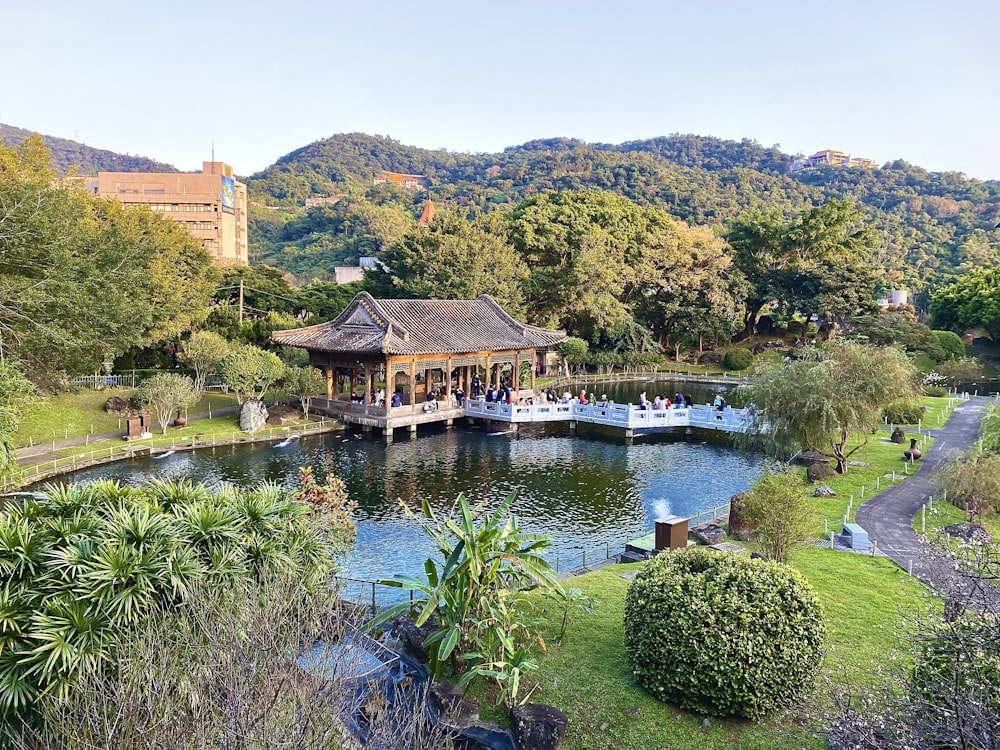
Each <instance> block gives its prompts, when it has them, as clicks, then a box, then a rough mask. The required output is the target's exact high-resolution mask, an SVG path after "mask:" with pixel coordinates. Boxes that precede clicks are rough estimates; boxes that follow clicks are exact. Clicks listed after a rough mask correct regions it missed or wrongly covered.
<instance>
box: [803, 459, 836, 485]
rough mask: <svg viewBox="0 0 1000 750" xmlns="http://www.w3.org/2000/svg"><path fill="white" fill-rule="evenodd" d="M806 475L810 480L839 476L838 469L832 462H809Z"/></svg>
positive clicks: (815, 480) (819, 480) (816, 480)
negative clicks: (831, 464)
mask: <svg viewBox="0 0 1000 750" xmlns="http://www.w3.org/2000/svg"><path fill="white" fill-rule="evenodd" d="M806 476H807V477H809V481H810V482H822V481H823V480H824V479H829V478H830V477H835V476H837V470H836V469H835V468H833V467H832V466H830V464H822V463H814V464H809V468H807V469H806Z"/></svg>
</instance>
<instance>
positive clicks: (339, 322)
mask: <svg viewBox="0 0 1000 750" xmlns="http://www.w3.org/2000/svg"><path fill="white" fill-rule="evenodd" d="M271 339H272V341H274V342H275V343H277V344H283V345H285V346H294V347H299V348H302V349H305V350H306V351H308V352H309V363H310V365H312V366H313V367H317V368H319V369H321V370H323V371H324V372H325V373H326V399H325V400H324V399H316V400H314V403H315V404H316V406H317V407H318V409H319V410H320V411H325V412H327V413H333V414H337V415H338V416H341V417H343V418H344V420H345V421H347V422H354V423H357V424H363V425H366V426H369V427H381V428H383V429H385V430H386V435H387V436H389V437H390V439H391V435H392V429H393V428H394V427H403V426H409V427H410V429H411V431H415V430H416V425H417V424H418V423H426V422H439V421H446V422H447V423H448V424H451V422H452V420H453V419H454V418H455V417H457V416H462V414H463V411H462V409H461V408H459V407H458V405H457V403H456V402H455V400H453V398H452V394H453V385H452V384H453V383H454V384H455V387H457V388H461V389H462V390H463V391H464V392H465V393H466V394H471V392H472V382H473V378H474V377H475V376H477V375H479V376H480V377H481V378H482V380H483V383H484V387H489V386H490V385H492V386H494V387H499V385H500V381H501V378H505V380H506V382H507V383H508V387H509V388H510V389H511V391H512V394H513V396H514V397H515V398H517V397H518V396H519V395H525V394H524V393H523V391H524V390H525V389H529V390H530V391H531V393H530V394H528V395H533V394H534V390H535V372H536V367H538V366H541V367H544V362H542V361H541V360H540V358H539V355H540V354H541V355H542V356H543V357H544V352H546V351H547V350H548V349H549V348H550V347H551V346H553V345H554V344H557V343H559V342H560V341H564V340H565V339H566V333H565V332H564V331H556V330H552V329H548V328H540V327H538V326H532V325H528V324H526V323H521V322H519V321H517V320H515V319H514V318H512V317H511V316H510V315H508V314H507V313H506V312H504V310H503V308H501V307H500V305H499V304H497V302H496V301H495V300H494V299H493V298H492V297H490V296H489V295H485V294H483V295H480V296H479V297H477V298H476V299H474V300H424V299H374V298H373V297H372V296H371V295H370V294H368V293H367V292H361V293H360V294H359V295H358V296H357V297H355V298H354V299H353V300H352V301H351V303H350V304H349V305H348V306H347V308H346V309H345V310H344V311H343V312H342V313H341V314H340V315H339V316H337V318H336V319H335V320H331V321H329V322H327V323H320V324H318V325H314V326H307V327H305V328H296V329H292V330H287V331H275V332H274V333H273V334H272V336H271ZM347 382H349V383H350V391H349V392H348V393H344V392H343V388H342V387H341V385H342V384H344V385H346V384H347ZM381 382H384V383H385V391H386V392H385V394H384V401H383V402H380V399H378V398H376V395H382V394H377V391H376V384H378V383H381ZM359 386H360V388H361V392H360V394H359V393H358V391H359ZM418 386H420V391H419V393H418ZM435 391H437V392H438V394H439V395H438V397H437V398H435V396H434V392H435ZM394 392H399V393H400V394H401V402H402V405H401V406H398V407H393V406H391V405H390V403H391V398H392V394H393V393H394Z"/></svg>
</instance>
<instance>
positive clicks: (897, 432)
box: [889, 427, 906, 444]
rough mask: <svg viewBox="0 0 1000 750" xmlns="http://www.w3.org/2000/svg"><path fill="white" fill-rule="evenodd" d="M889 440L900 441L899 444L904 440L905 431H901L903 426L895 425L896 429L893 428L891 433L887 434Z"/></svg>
mask: <svg viewBox="0 0 1000 750" xmlns="http://www.w3.org/2000/svg"><path fill="white" fill-rule="evenodd" d="M889 440H890V442H893V443H900V444H902V443H904V442H906V433H905V432H903V428H902V427H897V428H896V429H894V430H893V431H892V434H891V435H890V436H889Z"/></svg>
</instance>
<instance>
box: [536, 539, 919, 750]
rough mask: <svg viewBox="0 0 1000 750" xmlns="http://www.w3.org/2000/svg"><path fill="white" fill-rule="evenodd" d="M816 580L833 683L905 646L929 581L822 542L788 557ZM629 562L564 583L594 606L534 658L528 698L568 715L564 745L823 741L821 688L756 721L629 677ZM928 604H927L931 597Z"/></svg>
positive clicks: (587, 748)
mask: <svg viewBox="0 0 1000 750" xmlns="http://www.w3.org/2000/svg"><path fill="white" fill-rule="evenodd" d="M792 564H793V566H794V567H796V568H798V569H799V570H800V571H801V572H802V573H803V574H804V575H805V576H806V578H807V579H809V581H810V583H812V585H813V586H814V587H815V588H816V590H817V592H818V593H819V595H820V598H821V600H822V602H823V606H824V613H825V616H826V621H827V626H828V652H827V656H826V660H825V662H824V664H823V667H822V671H823V673H824V674H825V675H827V676H828V677H829V678H830V679H831V680H833V681H834V682H835V683H844V682H845V681H848V680H857V681H859V682H862V683H865V684H867V683H868V681H869V678H870V676H871V674H870V673H871V671H872V670H873V668H874V667H876V666H877V665H880V664H888V663H890V662H891V661H892V660H893V659H895V658H897V656H901V655H903V654H904V653H905V652H904V650H903V649H902V648H901V644H900V642H899V641H898V639H897V633H896V628H897V625H898V623H899V622H900V619H901V614H902V613H903V612H905V611H912V610H913V609H914V608H918V607H924V606H926V605H927V601H926V600H925V599H924V597H925V596H926V591H927V590H926V589H925V588H924V587H923V586H922V585H921V584H919V583H918V582H917V581H915V580H914V579H911V578H909V577H908V576H906V575H905V574H904V573H903V572H902V571H901V570H900V569H899V568H898V567H896V566H895V565H893V564H892V563H891V562H889V561H887V560H885V559H882V558H876V557H870V556H867V555H856V554H851V553H846V552H835V551H831V550H824V549H819V548H807V549H803V550H801V551H799V552H798V553H797V554H796V556H795V558H794V559H793V561H792ZM634 568H635V566H632V565H616V566H610V567H608V568H604V569H602V570H599V571H597V572H594V573H589V574H587V575H584V576H580V577H578V578H574V579H572V581H568V582H567V585H572V586H578V587H580V588H581V589H583V591H584V592H585V593H587V594H589V595H590V596H593V597H595V598H596V599H597V601H598V603H597V612H596V613H595V614H592V615H585V614H580V615H576V616H575V617H574V621H573V623H572V624H571V625H570V627H569V629H568V630H567V635H566V638H565V640H564V642H563V643H562V644H557V643H555V642H554V641H547V643H548V651H547V653H546V654H545V655H544V656H539V670H538V672H537V674H536V677H537V680H538V683H539V684H538V688H537V689H536V690H535V692H534V693H533V694H532V696H531V700H532V701H533V702H541V703H549V704H551V705H554V706H557V707H559V708H560V709H562V710H563V711H565V712H566V713H567V714H568V715H569V718H570V721H569V729H568V734H567V740H566V744H565V747H566V748H568V750H599V749H600V750H605V749H606V750H611V749H614V750H632V749H633V748H634V749H635V750H639V749H640V748H641V749H642V750H645V749H646V748H678V749H679V750H683V749H684V748H692V750H693V749H694V748H720V750H721V748H803V747H811V748H812V747H814V748H821V747H824V746H825V744H824V742H823V741H822V738H821V737H819V736H817V735H816V734H815V725H814V724H813V723H812V722H810V721H809V718H810V717H814V716H816V715H817V714H818V713H820V712H822V711H823V710H824V708H825V707H826V706H827V705H828V699H827V697H826V695H825V694H824V693H823V692H822V690H817V692H816V693H815V694H814V695H813V696H811V697H808V698H807V699H806V700H805V702H804V704H803V705H802V706H800V707H797V708H796V709H795V710H794V711H790V712H782V713H781V714H780V715H776V716H772V717H769V718H767V719H765V720H763V721H761V722H757V723H754V722H750V721H745V720H727V719H710V720H709V722H708V726H707V727H706V728H704V729H703V728H702V719H703V717H701V716H697V715H694V714H689V713H687V712H684V711H681V710H680V709H678V708H676V707H674V706H671V705H668V704H664V703H660V702H659V701H657V700H655V699H654V698H652V697H651V696H649V695H648V694H646V692H645V691H643V690H642V689H641V688H639V687H638V686H637V685H635V684H634V683H633V681H632V677H631V672H630V669H629V666H628V663H627V660H626V658H625V650H624V646H623V629H622V619H623V615H624V597H625V591H626V589H627V588H628V582H627V581H625V580H623V579H622V578H620V577H619V574H620V573H622V572H625V571H626V570H630V569H634ZM932 606H933V605H932ZM547 614H548V616H549V617H550V619H549V620H548V625H549V627H548V630H547V632H546V637H547V638H549V639H554V637H555V635H556V634H557V633H558V625H559V615H558V614H557V613H553V612H549V613H547Z"/></svg>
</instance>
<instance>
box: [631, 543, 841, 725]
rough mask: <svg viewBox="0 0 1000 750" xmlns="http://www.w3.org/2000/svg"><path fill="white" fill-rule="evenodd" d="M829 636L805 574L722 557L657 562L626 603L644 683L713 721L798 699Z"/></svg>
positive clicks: (636, 666) (670, 557)
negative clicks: (708, 715) (720, 717)
mask: <svg viewBox="0 0 1000 750" xmlns="http://www.w3.org/2000/svg"><path fill="white" fill-rule="evenodd" d="M825 633H826V629H825V626H824V624H823V613H822V608H821V607H820V604H819V599H818V598H817V596H816V593H815V592H814V591H813V589H812V587H811V586H810V585H809V584H808V583H807V582H806V581H805V579H804V578H803V577H802V576H801V575H800V574H799V573H798V572H797V571H795V570H793V569H792V568H789V567H787V566H785V565H781V564H779V563H773V562H766V561H764V560H753V559H750V558H747V557H742V556H739V555H730V554H723V553H719V552H716V551H714V550H696V549H692V550H689V551H683V550H681V551H677V552H670V553H663V554H660V555H657V556H656V557H654V558H653V559H652V560H651V561H650V562H648V563H647V564H646V565H645V566H644V567H643V568H642V570H641V571H640V572H639V573H638V575H636V577H635V579H634V580H633V581H632V583H631V584H630V585H629V588H628V593H627V594H626V596H625V651H626V653H627V655H628V659H629V662H630V663H631V665H632V669H633V673H634V674H635V676H636V679H637V680H638V682H639V684H640V685H642V686H643V687H644V688H645V689H646V690H648V691H649V692H650V693H652V694H653V695H654V696H655V697H657V698H659V699H660V700H662V701H666V702H670V703H675V704H677V705H678V706H680V707H681V708H684V709H688V710H691V711H697V712H699V713H703V714H710V715H713V716H745V717H749V718H753V719H755V718H759V717H760V716H762V715H763V714H765V713H767V712H768V711H770V710H772V709H774V708H777V707H780V706H785V705H788V704H789V703H791V702H792V701H794V700H795V699H796V698H797V697H798V696H799V695H800V694H801V693H802V692H803V690H804V689H805V688H806V687H807V686H808V685H809V684H810V683H811V681H812V679H813V676H814V674H815V670H816V668H817V667H818V666H819V664H820V661H821V657H822V650H823V639H824V636H825Z"/></svg>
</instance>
